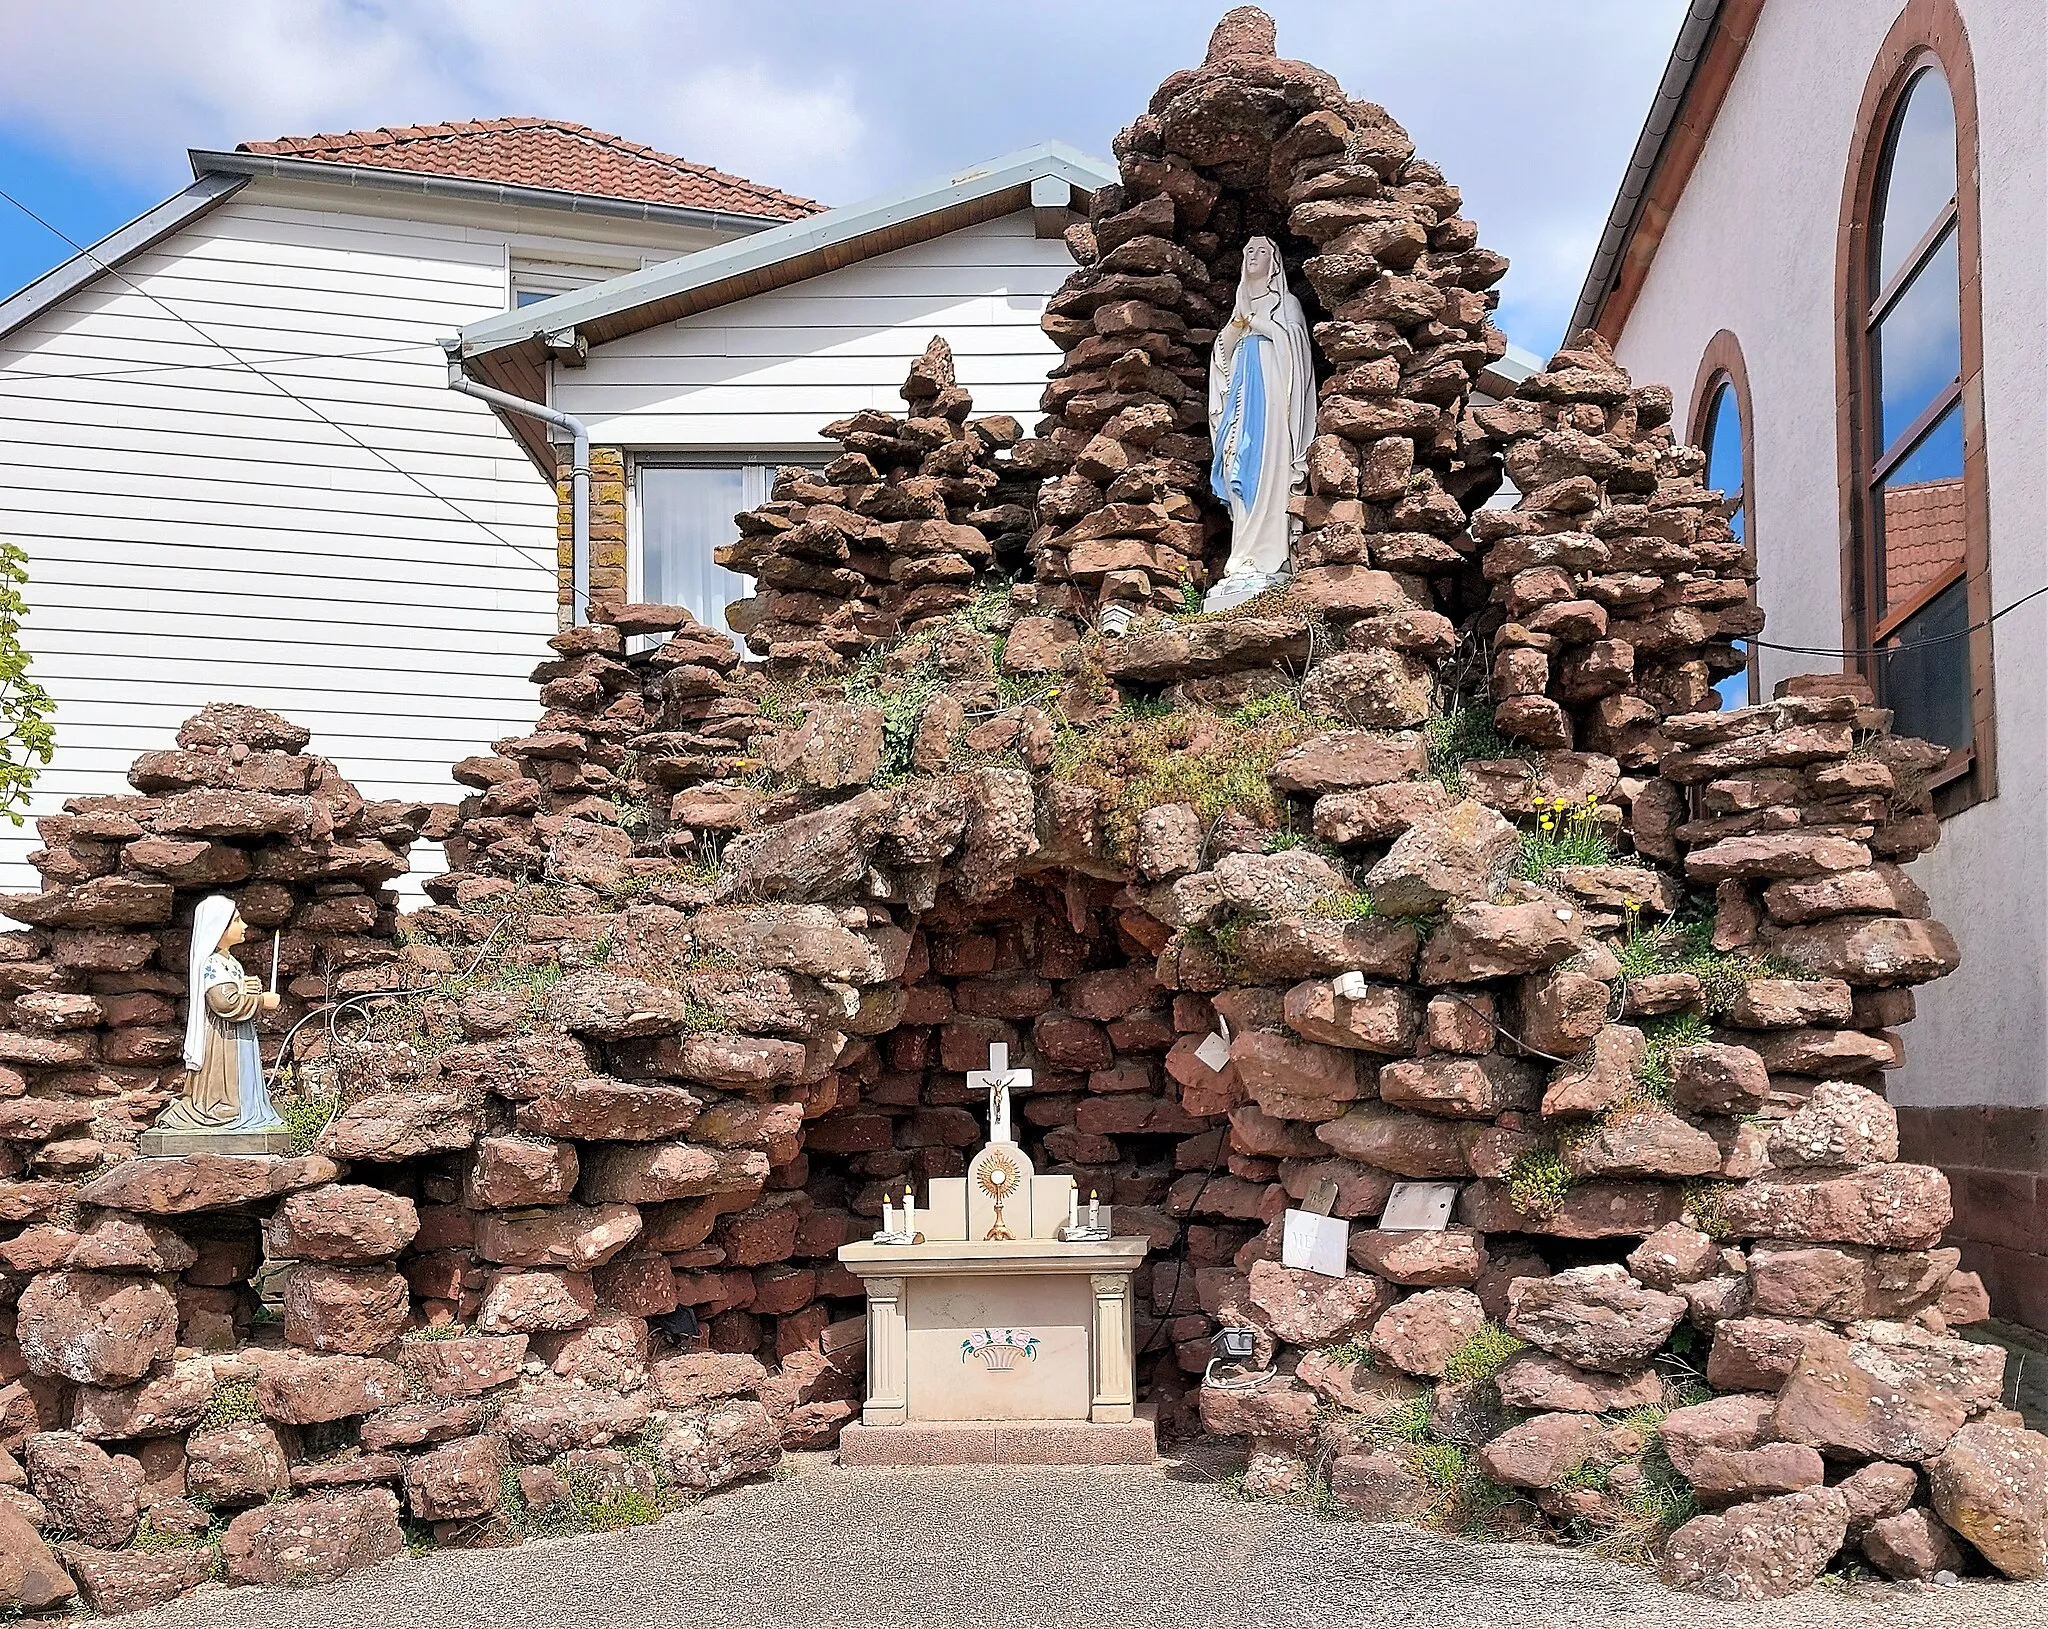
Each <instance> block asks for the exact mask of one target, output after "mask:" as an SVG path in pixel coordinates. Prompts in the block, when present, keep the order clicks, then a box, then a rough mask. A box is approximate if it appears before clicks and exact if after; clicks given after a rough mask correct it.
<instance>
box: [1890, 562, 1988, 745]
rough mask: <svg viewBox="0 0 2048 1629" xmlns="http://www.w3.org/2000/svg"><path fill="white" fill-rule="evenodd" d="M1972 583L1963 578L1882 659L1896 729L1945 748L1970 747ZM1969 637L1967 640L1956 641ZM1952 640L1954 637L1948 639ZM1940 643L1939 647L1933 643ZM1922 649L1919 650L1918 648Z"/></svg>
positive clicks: (1937, 598)
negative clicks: (1967, 631) (1968, 630)
mask: <svg viewBox="0 0 2048 1629" xmlns="http://www.w3.org/2000/svg"><path fill="white" fill-rule="evenodd" d="M1966 586H1967V585H1966V584H1964V583H1963V582H1962V581H1960V580H1958V581H1956V582H1954V583H1952V584H1950V585H1949V586H1948V587H1947V588H1945V589H1943V590H1942V591H1941V592H1940V593H1939V594H1937V595H1935V597H1934V598H1933V599H1932V600H1930V601H1929V602H1928V605H1927V609H1926V610H1924V611H1922V612H1920V613H1919V614H1918V615H1917V616H1914V617H1912V618H1910V619H1909V620H1908V621H1907V622H1906V623H1905V624H1904V625H1903V626H1902V627H1900V629H1899V631H1898V634H1897V636H1896V637H1895V639H1894V640H1892V641H1890V642H1888V643H1890V644H1891V645H1893V646H1894V647H1905V648H1902V649H1894V650H1891V651H1888V652H1887V653H1886V654H1885V655H1884V656H1882V657H1880V658H1879V662H1880V664H1881V682H1882V684H1883V689H1884V704H1885V706H1887V707H1889V708H1891V710H1892V728H1893V729H1894V730H1896V731H1897V732H1898V733H1899V734H1900V735H1917V736H1919V737H1920V739H1921V740H1923V741H1939V742H1940V743H1941V744H1942V745H1943V746H1945V747H1967V746H1968V745H1969V744H1970V641H1969V638H1968V637H1967V636H1966V635H1963V630H1964V629H1965V628H1967V627H1968V626H1969V621H1970V612H1969V599H1968V596H1967V594H1966V593H1965V589H1966ZM1958 635H1963V636H1962V637H1954V636H1958ZM1944 636H1948V637H1944ZM1928 641H1938V643H1928ZM1916 644H1917V645H1918V647H1919V648H1918V649H1914V648H1912V647H1914V646H1915V645H1916Z"/></svg>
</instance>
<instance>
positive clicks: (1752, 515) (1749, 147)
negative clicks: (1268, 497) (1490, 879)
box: [1573, 0, 2048, 1328]
mask: <svg viewBox="0 0 2048 1629" xmlns="http://www.w3.org/2000/svg"><path fill="white" fill-rule="evenodd" d="M2044 110H2048V12H2044V10H2043V8H2042V6H2041V4H2040V0H1829V3H1828V4H1826V5H1817V4H1811V3H1808V4H1799V3H1796V0H1768V3H1766V0H1719V3H1718V4H1716V3H1714V0H1696V3H1695V4H1694V5H1693V6H1692V7H1691V10H1690V12H1689V13H1688V16H1687V19H1686V22H1685V24H1684V26H1683V31H1682V33H1681V37H1680V39H1679V41H1678V43H1677V46H1676V48H1675V49H1674V51H1673V53H1672V58H1671V66H1670V68H1669V70H1668V71H1667V73H1666V76H1665V80H1664V84H1663V87H1662V89H1661V91H1660V93H1659V95H1658V97H1657V101H1656V104H1655V107H1654V108H1653V110H1652V113H1651V117H1650V121H1649V125H1648V127H1647V128H1646V129H1645V130H1644V132H1643V137H1642V141H1641V143H1640V145H1639V146H1638V148H1637V151H1636V154H1635V159H1634V161H1633V163H1632V164H1631V165H1630V168H1629V172H1628V175H1627V178H1626V180H1625V181H1624V184H1623V186H1622V189H1621V195H1620V197H1619V198H1618V199H1617V200H1616V203H1615V206H1614V211H1613V215H1612V217H1611V218H1610V221H1609V225H1608V229H1607V234H1606V236H1605V238H1604V239H1603V241H1602V243H1601V245H1600V249H1599V253H1598V256H1597V258H1596V261H1595V263H1594V265H1593V267H1592V269H1591V271H1590V273H1589V274H1588V277H1587V280H1586V286H1585V290H1584V293H1583V294H1582V296H1581V299H1580V303H1579V310H1578V313H1577V320H1576V322H1575V323H1574V325H1573V326H1574V328H1577V327H1578V326H1581V325H1583V324H1588V323H1590V324H1593V325H1595V326H1597V327H1599V328H1600V329H1601V330H1602V331H1603V332H1604V333H1606V334H1607V335H1608V337H1609V338H1610V339H1612V340H1614V341H1615V342H1616V346H1617V349H1618V352H1619V355H1620V357H1621V360H1622V361H1623V362H1624V363H1625V364H1626V365H1627V366H1628V367H1629V368H1630V369H1632V370H1633V371H1634V373H1635V374H1636V376H1637V377H1638V378H1645V379H1662V380H1668V381H1669V382H1670V383H1671V384H1672V385H1673V386H1674V387H1675V388H1676V389H1677V390H1678V392H1679V396H1680V412H1681V414H1685V413H1686V412H1687V409H1688V406H1689V411H1690V417H1689V418H1682V419H1681V423H1682V424H1685V425H1687V426H1689V430H1690V434H1691V437H1692V439H1693V440H1694V441H1695V442H1697V443H1698V444H1700V445H1702V446H1704V447H1706V448H1707V449H1708V454H1709V469H1710V475H1711V478H1712V481H1713V484H1716V485H1719V486H1721V487H1722V488H1724V489H1725V490H1727V491H1728V492H1730V493H1731V494H1732V495H1737V496H1739V498H1740V500H1741V503H1742V513H1743V520H1744V523H1745V524H1746V526H1747V529H1748V535H1749V537H1750V538H1751V539H1752V541H1753V542H1754V544H1755V546H1756V551H1757V558H1758V563H1759V568H1760V578H1759V583H1758V590H1759V598H1760V600H1761V603H1762V605H1763V608H1764V611H1765V612H1766V614H1767V616H1768V618H1769V622H1768V626H1767V627H1766V629H1765V631H1764V634H1763V636H1762V639H1761V640H1760V642H1759V649H1758V652H1757V656H1758V669H1759V677H1760V680H1761V685H1762V689H1763V693H1765V694H1768V693H1769V690H1770V687H1771V686H1772V685H1773V684H1774V683H1775V681H1776V680H1777V679H1779V678H1780V677H1782V676H1784V675H1786V674H1790V673H1796V672H1802V671H1812V670H1816V669H1828V668H1842V667H1847V668H1849V669H1852V670H1858V671H1861V672H1863V673H1864V674H1866V675H1867V676H1868V677H1869V678H1870V679H1871V680H1872V682H1873V683H1874V684H1875V686H1876V687H1877V690H1878V692H1879V695H1880V699H1881V700H1882V701H1883V702H1884V703H1885V705H1887V706H1890V707H1892V708H1893V709H1894V710H1895V713H1896V715H1897V724H1898V727H1899V728H1900V729H1901V730H1904V731H1909V732H1911V733H1914V734H1919V735H1924V736H1928V737H1930V738H1932V739H1935V740H1938V741H1941V742H1944V743H1946V744H1947V745H1948V746H1949V747H1950V748H1951V750H1952V756H1951V760H1950V763H1949V766H1948V768H1947V770H1946V771H1945V772H1944V773H1943V774H1942V775H1941V776H1940V777H1938V781H1939V784H1938V787H1937V791H1936V797H1937V804H1938V808H1939V810H1940V812H1941V813H1942V816H1943V819H1944V822H1945V830H1944V831H1943V834H1942V840H1941V844H1940V846H1939V847H1937V848H1936V849H1935V850H1934V851H1933V852H1932V853H1931V854H1929V855H1927V856H1926V857H1925V858H1924V859H1923V860H1921V861H1920V862H1919V863H1918V864H1917V866H1916V867H1915V872H1916V875H1917V878H1918V880H1919V881H1920V883H1921V884H1922V886H1923V887H1925V888H1926V889H1927V891H1928V893H1929V894H1930V895H1931V896H1932V900H1933V905H1934V909H1935V911H1936V913H1937V914H1938V915H1939V916H1940V917H1941V918H1942V920H1944V921H1945V922H1946V923H1948V925H1949V926H1950V927H1951V928H1952V929H1953V930H1954V932H1955V934H1956V938H1957V940H1958V942H1959V943H1960V945H1961V947H1962V952H1963V965H1962V968H1961V970H1960V971H1959V972H1958V973H1956V974H1955V975H1954V976H1953V977H1951V978H1948V979H1945V980H1942V981H1941V982H1939V983H1937V984H1934V985H1931V986H1928V987H1926V988H1925V989H1923V990H1922V991H1920V992H1919V1016H1918V1018H1917V1020H1916V1021H1915V1022H1914V1024H1913V1025H1912V1026H1911V1028H1910V1029H1908V1030H1907V1031H1906V1035H1905V1046H1906V1060H1905V1065H1904V1067H1903V1068H1902V1069H1901V1070H1899V1071H1898V1072H1897V1073H1896V1074H1894V1075H1893V1076H1892V1077H1891V1092H1890V1095H1891V1097H1892V1099H1893V1101H1894V1102H1896V1103H1897V1104H1898V1105H1900V1110H1901V1113H1900V1119H1901V1126H1902V1132H1903V1135H1904V1137H1905V1141H1906V1144H1907V1148H1908V1151H1909V1155H1910V1156H1911V1157H1917V1158H1921V1159H1925V1160H1929V1161H1932V1162H1933V1163H1936V1164H1939V1165H1941V1166H1942V1167H1943V1168H1944V1169H1945V1170H1947V1172H1948V1173H1949V1176H1950V1180H1951V1183H1952V1186H1953V1190H1954V1195H1955V1205H1956V1225H1955V1229H1954V1233H1953V1235H1952V1237H1953V1241H1954V1242H1957V1243H1960V1244H1961V1245H1962V1246H1963V1248H1964V1251H1965V1256H1964V1264H1965V1265H1966V1266H1968V1267H1971V1268H1974V1269H1975V1270H1977V1271H1979V1272H1981V1273H1982V1274H1983V1275H1984V1278H1985V1280H1986V1282H1987V1284H1988V1285H1989V1286H1990V1288H1991V1291H1992V1296H1993V1304H1994V1306H1995V1307H1996V1308H1997V1309H1999V1310H2000V1311H2001V1312H2003V1313H2004V1315H2006V1316H2008V1317H2012V1318H2017V1319H2020V1320H2022V1321H2024V1322H2026V1323H2028V1324H2031V1325H2033V1326H2035V1327H2037V1328H2048V407H2044V386H2048V127H2044V119H2048V112H2044ZM1688 396H1689V401H1688ZM1994 618H1995V619H1996V620H1993V619H1994ZM1784 647H1793V648H1791V649H1786V648H1784Z"/></svg>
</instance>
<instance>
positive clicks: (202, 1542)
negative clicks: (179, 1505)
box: [128, 1511, 227, 1555]
mask: <svg viewBox="0 0 2048 1629" xmlns="http://www.w3.org/2000/svg"><path fill="white" fill-rule="evenodd" d="M226 1527H227V1523H226V1522H224V1521H215V1522H212V1523H210V1524H208V1525H207V1526H206V1527H205V1528H203V1529H202V1530H200V1531H199V1532H197V1533H164V1532H159V1531H158V1530H157V1528H156V1527H155V1525H154V1524H153V1523H152V1522H151V1521H150V1519H149V1514H148V1512H146V1511H145V1512H144V1513H143V1517H142V1525H141V1526H140V1527H138V1528H136V1530H135V1537H134V1538H133V1539H131V1540H129V1544H128V1547H129V1548H130V1549H131V1550H140V1551H142V1552H143V1554H145V1555H163V1554H165V1553H167V1552H169V1551H173V1550H204V1549H208V1548H210V1547H211V1546H212V1545H214V1544H217V1543H218V1542H219V1541H220V1535H221V1533H222V1531H223V1530H225V1528H226Z"/></svg>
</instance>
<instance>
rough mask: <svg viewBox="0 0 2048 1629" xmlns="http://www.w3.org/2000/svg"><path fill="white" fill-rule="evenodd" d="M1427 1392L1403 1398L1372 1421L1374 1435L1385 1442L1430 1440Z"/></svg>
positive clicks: (1420, 1441)
mask: <svg viewBox="0 0 2048 1629" xmlns="http://www.w3.org/2000/svg"><path fill="white" fill-rule="evenodd" d="M1431 1401H1432V1398H1431V1394H1430V1393H1428V1392H1426V1391H1425V1392H1418V1393H1417V1394H1416V1395H1415V1396H1413V1397H1409V1398H1405V1399H1404V1400H1403V1401H1401V1402H1400V1403H1398V1404H1396V1405H1395V1406H1394V1407H1393V1408H1391V1409H1389V1410H1388V1411H1387V1412H1386V1413H1384V1414H1382V1415H1381V1416H1380V1417H1379V1418H1378V1419H1377V1420H1375V1421H1374V1422H1373V1425H1372V1432H1373V1435H1374V1437H1376V1438H1377V1439H1378V1440H1379V1441H1381V1442H1385V1443H1395V1442H1406V1443H1417V1444H1419V1443H1426V1442H1429V1441H1431V1440H1432V1437H1431V1432H1430V1427H1429V1406H1430V1403H1431Z"/></svg>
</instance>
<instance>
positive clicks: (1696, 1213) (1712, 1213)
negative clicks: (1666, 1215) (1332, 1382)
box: [1684, 1177, 1740, 1240]
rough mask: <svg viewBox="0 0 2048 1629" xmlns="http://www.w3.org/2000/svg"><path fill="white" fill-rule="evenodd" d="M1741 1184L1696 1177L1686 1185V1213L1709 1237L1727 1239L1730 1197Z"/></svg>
mask: <svg viewBox="0 0 2048 1629" xmlns="http://www.w3.org/2000/svg"><path fill="white" fill-rule="evenodd" d="M1739 1186H1740V1184H1738V1183H1734V1182H1717V1181H1715V1180H1714V1179H1713V1178H1711V1177H1698V1178H1695V1179H1694V1180H1693V1181H1691V1182H1688V1183H1687V1184H1686V1185H1685V1212H1684V1213H1685V1215H1686V1216H1688V1217H1690V1218H1691V1220H1692V1225H1693V1226H1694V1227H1696V1228H1698V1229H1699V1230H1700V1231H1701V1232H1702V1233H1704V1234H1706V1236H1707V1237H1708V1238H1710V1239H1716V1240H1725V1239H1726V1238H1728V1236H1729V1231H1728V1218H1727V1215H1726V1207H1727V1204H1728V1199H1729V1196H1730V1195H1731V1194H1733V1193H1734V1192H1735V1190H1736V1189H1737V1187H1739Z"/></svg>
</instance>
